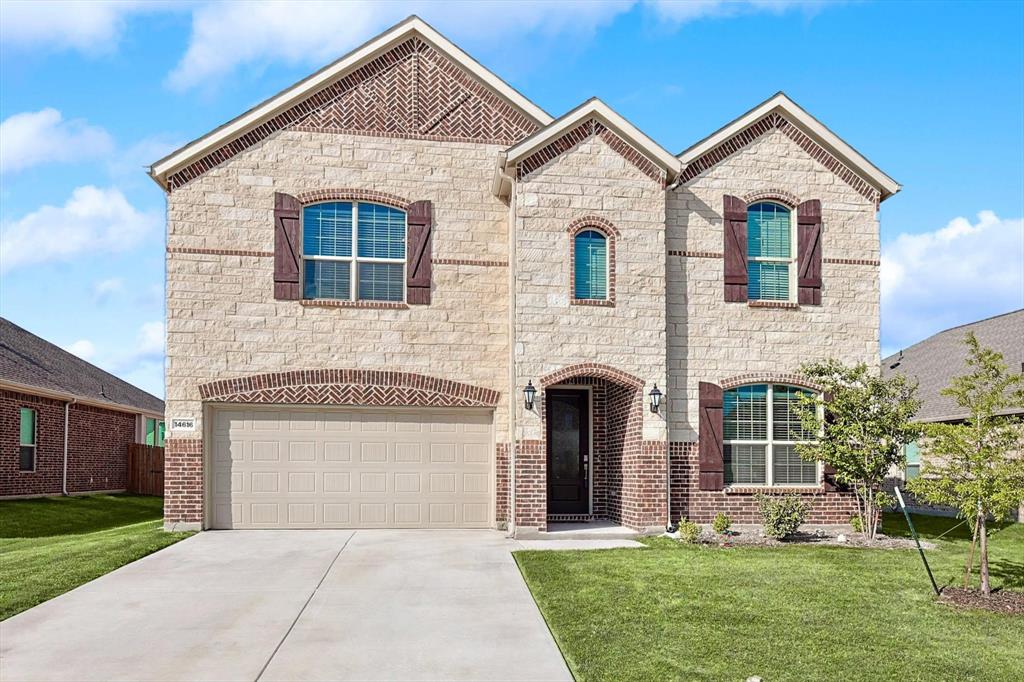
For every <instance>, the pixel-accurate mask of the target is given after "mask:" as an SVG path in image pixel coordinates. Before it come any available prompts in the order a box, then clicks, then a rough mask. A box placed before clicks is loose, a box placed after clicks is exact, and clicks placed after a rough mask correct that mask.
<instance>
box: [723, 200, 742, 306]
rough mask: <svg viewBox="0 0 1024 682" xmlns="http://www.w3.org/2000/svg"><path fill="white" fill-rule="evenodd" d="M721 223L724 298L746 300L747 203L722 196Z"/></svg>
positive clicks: (733, 300) (734, 300)
mask: <svg viewBox="0 0 1024 682" xmlns="http://www.w3.org/2000/svg"><path fill="white" fill-rule="evenodd" d="M722 203H723V206H724V208H723V211H722V223H723V228H724V229H723V232H724V243H723V247H724V248H723V250H724V256H725V300H726V301H732V302H737V301H746V300H747V204H746V202H744V201H743V200H742V199H740V198H739V197H734V196H730V195H728V194H726V195H725V196H724V197H723V201H722Z"/></svg>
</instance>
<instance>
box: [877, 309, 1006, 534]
mask: <svg viewBox="0 0 1024 682" xmlns="http://www.w3.org/2000/svg"><path fill="white" fill-rule="evenodd" d="M968 333H973V334H974V335H975V337H977V339H978V342H979V343H980V344H981V345H982V346H983V347H985V348H991V349H992V350H995V351H997V352H999V353H1002V354H1003V360H1004V361H1005V362H1006V365H1007V367H1008V368H1009V370H1010V371H1011V372H1024V309H1021V310H1015V311H1013V312H1009V313H1005V314H1003V315H996V316H995V317H989V318H986V319H984V320H978V321H977V322H969V323H968V324H963V325H960V326H959V327H953V328H951V329H946V330H943V331H941V332H938V333H937V334H933V335H931V336H929V337H928V338H927V339H925V340H923V341H919V342H917V343H915V344H914V345H912V346H910V347H908V348H904V349H903V350H901V351H899V352H897V353H893V354H892V355H890V356H889V357H887V358H885V359H884V360H882V375H883V376H892V375H894V374H902V375H903V376H906V377H908V378H909V379H910V380H912V381H915V382H917V397H918V398H919V399H920V400H921V409H920V410H918V413H917V418H918V420H920V421H922V422H926V423H928V422H930V423H936V422H946V423H958V422H962V421H964V420H965V419H967V417H969V416H970V415H969V414H968V412H967V411H965V410H964V409H963V408H962V407H960V406H959V405H957V403H956V401H955V400H954V399H953V398H952V397H950V396H947V395H942V389H944V388H947V387H948V386H949V384H950V382H951V381H952V379H953V378H954V377H957V376H960V375H962V374H966V373H968V371H969V368H968V367H967V364H966V361H967V347H966V346H965V345H964V339H965V338H966V337H967V334H968ZM1004 414H1006V415H1010V416H1016V417H1020V418H1021V419H1024V409H1019V408H1014V409H1011V410H1008V411H1006V412H1004ZM904 455H905V457H906V464H905V466H904V467H903V468H902V469H901V470H899V471H893V478H892V480H891V481H890V483H891V484H896V485H901V487H902V483H903V482H904V481H906V480H907V479H910V478H916V477H917V476H918V475H920V473H921V465H922V459H921V451H920V449H919V448H918V446H917V443H911V444H910V445H908V446H907V447H906V448H904ZM908 506H911V507H912V508H913V509H914V511H919V512H924V513H937V514H942V515H952V514H955V513H956V511H955V510H953V509H951V508H949V507H934V506H926V505H923V504H920V503H917V502H916V501H915V500H913V498H912V497H911V498H910V505H908ZM1017 520H1018V521H1020V522H1022V523H1024V499H1022V500H1021V505H1020V508H1019V509H1018V511H1017Z"/></svg>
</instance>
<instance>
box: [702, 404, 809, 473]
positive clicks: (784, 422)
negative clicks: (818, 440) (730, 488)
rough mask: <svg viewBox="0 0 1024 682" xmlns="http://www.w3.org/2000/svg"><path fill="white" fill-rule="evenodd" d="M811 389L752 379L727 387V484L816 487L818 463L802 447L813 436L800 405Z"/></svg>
mask: <svg viewBox="0 0 1024 682" xmlns="http://www.w3.org/2000/svg"><path fill="white" fill-rule="evenodd" d="M801 394H804V395H813V394H812V393H811V392H810V391H808V390H806V389H802V388H797V387H795V386H784V385H781V384H752V385H750V386H738V387H736V388H733V389H730V390H728V391H725V392H724V394H723V401H722V419H723V422H724V423H723V427H724V429H723V430H724V438H723V445H724V451H723V454H724V458H725V483H726V485H763V486H773V485H774V486H786V487H793V486H815V485H817V484H818V480H819V478H818V464H817V462H808V461H807V460H805V459H803V458H801V457H800V454H799V453H798V452H797V449H796V446H797V443H800V442H807V441H810V440H813V439H814V434H812V433H809V432H807V431H805V430H804V428H803V426H802V425H801V423H800V417H799V415H798V413H797V411H796V406H797V404H798V402H799V400H800V395H801Z"/></svg>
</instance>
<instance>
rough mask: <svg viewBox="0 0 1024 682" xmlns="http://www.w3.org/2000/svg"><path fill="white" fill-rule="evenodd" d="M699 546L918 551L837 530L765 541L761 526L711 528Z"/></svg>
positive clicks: (905, 543) (809, 530)
mask: <svg viewBox="0 0 1024 682" xmlns="http://www.w3.org/2000/svg"><path fill="white" fill-rule="evenodd" d="M669 535H670V537H674V538H677V539H678V537H679V534H678V533H670V534H669ZM699 542H700V544H702V545H718V546H719V547H785V546H786V545H800V544H816V545H839V546H845V547H869V548H871V549H917V545H916V544H915V543H914V541H913V539H911V538H894V537H889V536H888V535H882V534H881V533H878V534H876V535H875V540H874V542H870V541H868V538H867V536H866V535H863V534H862V533H854V532H852V531H851V530H849V529H848V528H847V529H846V531H845V532H844V531H842V530H839V529H837V528H836V527H834V526H833V527H829V526H821V527H815V526H810V525H806V526H804V527H803V528H801V529H800V532H798V533H795V534H793V535H791V536H789V537H787V538H786V539H785V540H776V539H775V538H770V537H766V536H765V535H764V534H763V532H762V531H761V528H760V526H747V525H734V526H733V529H732V530H731V531H729V534H728V535H719V534H718V533H715V532H714V531H713V530H711V529H710V528H704V529H703V531H702V532H701V535H700V541H699ZM921 546H922V547H924V548H925V549H934V548H935V545H934V544H933V543H931V542H926V541H924V540H922V541H921Z"/></svg>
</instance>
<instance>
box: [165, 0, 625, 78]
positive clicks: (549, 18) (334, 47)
mask: <svg viewBox="0 0 1024 682" xmlns="http://www.w3.org/2000/svg"><path fill="white" fill-rule="evenodd" d="M633 4H634V2H633V0H621V1H617V2H599V1H592V2H544V1H542V0H535V1H532V2H512V1H508V2H426V1H420V2H409V3H388V2H368V1H358V2H332V1H329V0H301V1H295V0H293V1H284V0H265V1H262V2H223V3H211V4H206V5H202V6H200V7H198V8H196V10H195V11H194V12H193V14H192V35H191V38H190V41H189V46H188V49H187V51H186V52H185V55H184V56H183V57H182V59H181V61H180V62H179V63H178V65H177V66H176V67H175V68H174V70H173V71H172V72H171V73H170V75H169V76H168V79H167V82H168V84H169V85H170V86H171V87H172V88H174V89H176V90H186V89H189V88H192V87H196V86H200V85H206V86H210V85H212V83H213V82H215V81H217V80H218V79H220V78H223V77H225V76H227V75H228V74H230V73H232V72H233V71H235V70H236V69H238V68H240V67H242V66H246V65H252V66H255V67H262V66H265V65H266V64H267V63H270V62H272V61H283V62H285V63H288V64H304V65H310V66H318V65H322V64H325V63H328V62H330V61H332V60H334V59H337V58H338V57H340V56H342V55H343V54H345V53H346V52H348V51H349V50H351V49H352V48H354V47H355V46H357V45H359V44H360V43H362V42H364V41H365V40H366V39H367V38H369V37H371V36H373V35H375V34H377V33H378V32H380V31H381V30H383V29H385V28H387V27H388V26H390V25H391V24H394V23H397V22H398V21H400V20H402V19H404V18H405V17H406V16H408V15H409V14H413V13H419V14H420V16H423V18H424V19H425V20H426V21H428V22H430V23H431V24H433V25H435V26H436V27H437V28H438V30H440V31H442V32H443V33H446V34H450V37H452V38H454V39H455V40H462V39H464V40H466V42H467V43H473V44H474V45H476V46H481V47H482V46H486V45H488V44H493V43H494V41H498V40H507V39H508V37H509V35H514V36H517V37H518V38H522V37H523V35H524V34H532V35H538V36H544V37H551V36H555V35H562V34H575V35H577V36H582V35H587V34H590V33H592V32H593V31H594V29H596V28H597V27H598V26H600V25H603V24H605V23H608V22H610V21H611V20H612V19H614V18H615V17H616V16H617V15H619V14H621V13H623V12H625V11H628V10H629V9H630V8H631V7H632V6H633Z"/></svg>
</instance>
